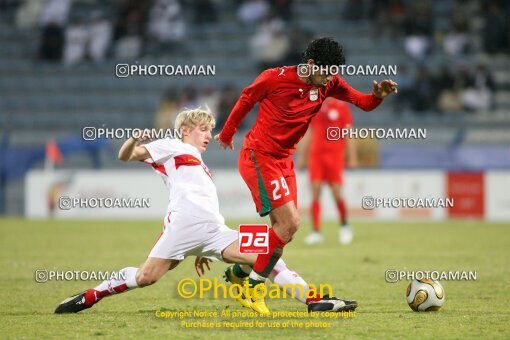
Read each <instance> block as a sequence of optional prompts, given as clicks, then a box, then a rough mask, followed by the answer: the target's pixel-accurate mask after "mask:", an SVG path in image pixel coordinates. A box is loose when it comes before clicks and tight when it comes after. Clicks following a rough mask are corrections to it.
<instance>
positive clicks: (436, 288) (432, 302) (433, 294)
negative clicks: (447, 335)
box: [406, 279, 444, 312]
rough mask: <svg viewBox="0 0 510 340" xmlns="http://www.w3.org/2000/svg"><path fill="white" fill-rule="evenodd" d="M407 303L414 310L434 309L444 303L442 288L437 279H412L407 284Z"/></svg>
mask: <svg viewBox="0 0 510 340" xmlns="http://www.w3.org/2000/svg"><path fill="white" fill-rule="evenodd" d="M406 297H407V303H408V304H409V307H411V309H412V310H414V311H415V312H428V311H436V310H439V308H441V306H442V305H443V303H444V289H443V286H441V284H440V283H439V282H437V281H434V280H430V279H421V280H413V281H411V282H410V283H409V286H407V293H406Z"/></svg>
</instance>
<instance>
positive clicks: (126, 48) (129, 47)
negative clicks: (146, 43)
mask: <svg viewBox="0 0 510 340" xmlns="http://www.w3.org/2000/svg"><path fill="white" fill-rule="evenodd" d="M141 52H142V38H141V37H140V36H139V35H138V34H137V31H136V29H135V28H133V30H128V33H127V35H125V36H123V37H122V38H120V39H119V40H118V41H117V44H116V45H115V50H114V57H115V59H118V60H124V61H126V60H134V59H136V58H138V57H139V56H140V54H141Z"/></svg>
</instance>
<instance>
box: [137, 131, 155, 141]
mask: <svg viewBox="0 0 510 340" xmlns="http://www.w3.org/2000/svg"><path fill="white" fill-rule="evenodd" d="M133 138H134V139H136V140H137V141H138V142H144V141H149V140H151V139H152V133H151V130H149V129H144V130H143V131H142V133H141V134H134V135H133Z"/></svg>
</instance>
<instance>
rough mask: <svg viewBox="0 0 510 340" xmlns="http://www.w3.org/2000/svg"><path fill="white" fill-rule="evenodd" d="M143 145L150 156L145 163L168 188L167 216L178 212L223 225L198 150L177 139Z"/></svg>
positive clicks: (212, 184)
mask: <svg viewBox="0 0 510 340" xmlns="http://www.w3.org/2000/svg"><path fill="white" fill-rule="evenodd" d="M143 146H144V147H145V148H146V149H147V151H148V152H149V154H150V155H151V157H150V158H148V159H146V160H144V162H145V163H148V164H150V165H151V166H152V167H153V168H154V170H155V171H156V172H157V173H158V174H160V175H161V177H162V178H163V181H164V182H165V185H166V187H167V188H168V192H169V201H170V202H169V204H168V211H167V215H168V214H170V213H179V214H184V215H190V216H195V217H199V218H200V219H201V220H202V219H203V221H204V222H206V223H207V222H210V223H220V224H224V223H225V219H224V218H223V216H221V214H220V208H219V203H218V194H217V193H216V186H215V185H214V183H213V180H212V176H211V172H210V171H209V169H208V168H207V166H206V165H205V164H204V162H203V161H202V157H201V155H200V152H199V151H198V150H197V148H195V147H194V146H192V145H191V144H186V143H183V142H182V141H181V140H179V139H159V140H156V141H153V142H151V143H148V144H145V145H143ZM170 218H171V217H170Z"/></svg>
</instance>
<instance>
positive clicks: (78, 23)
mask: <svg viewBox="0 0 510 340" xmlns="http://www.w3.org/2000/svg"><path fill="white" fill-rule="evenodd" d="M87 41H88V31H87V27H86V26H85V24H84V23H83V21H82V20H79V19H76V20H74V21H73V22H72V23H71V24H70V25H69V26H68V27H67V29H66V40H65V50H64V64H66V65H74V64H77V63H79V62H81V61H83V59H84V58H85V48H86V47H87Z"/></svg>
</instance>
